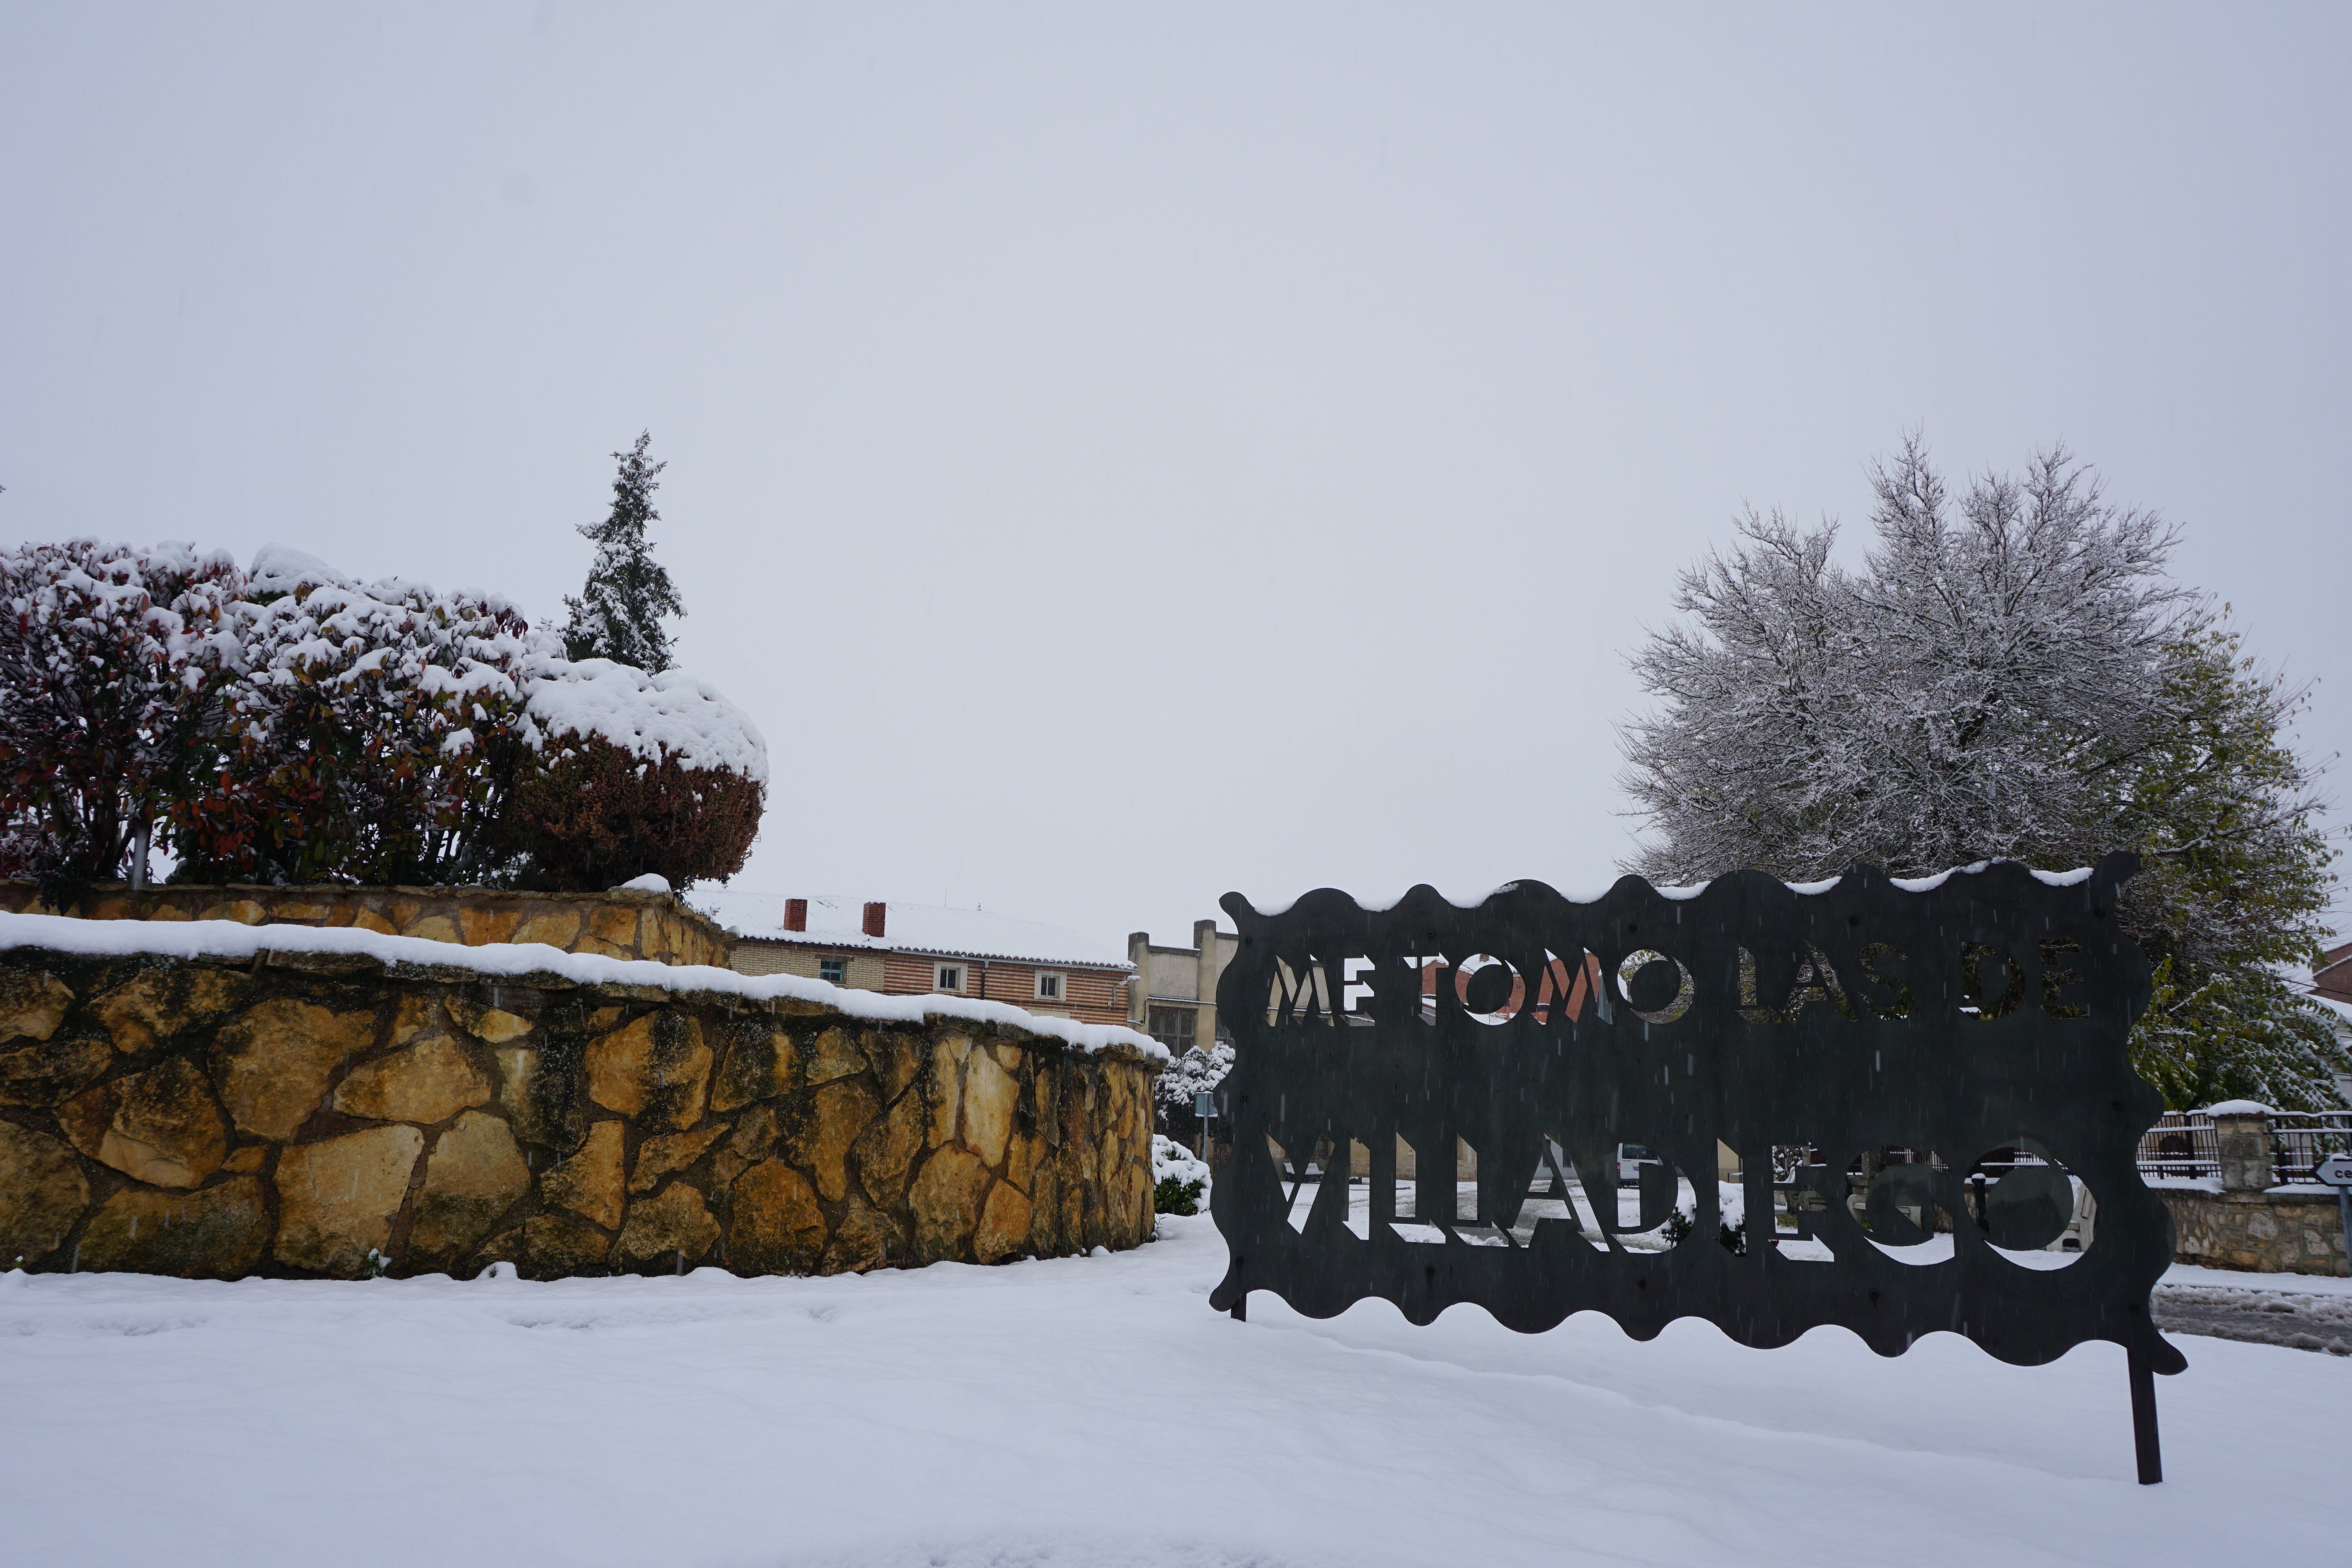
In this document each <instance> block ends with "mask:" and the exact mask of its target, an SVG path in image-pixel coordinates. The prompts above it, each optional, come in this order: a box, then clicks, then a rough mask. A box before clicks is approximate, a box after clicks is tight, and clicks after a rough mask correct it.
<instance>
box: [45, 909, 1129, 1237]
mask: <svg viewBox="0 0 2352 1568" xmlns="http://www.w3.org/2000/svg"><path fill="white" fill-rule="evenodd" d="M681 979H683V977H681ZM1156 1070H1157V1064H1156V1062H1154V1061H1152V1060H1150V1058H1147V1057H1146V1056H1145V1055H1144V1054H1143V1053H1142V1052H1141V1051H1139V1050H1137V1049H1135V1048H1133V1047H1120V1046H1113V1047H1109V1048H1106V1049H1102V1050H1097V1051H1094V1052H1087V1051H1085V1050H1082V1049H1079V1048H1078V1047H1075V1046H1072V1045H1068V1044H1066V1043H1065V1042H1064V1041H1063V1040H1061V1039H1059V1038H1055V1037H1051V1036H1047V1035H1041V1034H1035V1033H1032V1032H1030V1031H1029V1030H1027V1029H1024V1028H1020V1027H1016V1026H1011V1025H1007V1024H1001V1023H980V1022H974V1021H971V1020H967V1019H959V1018H950V1017H942V1016H937V1015H932V1016H926V1017H923V1018H922V1019H921V1020H920V1021H919V1022H891V1021H877V1020H876V1019H872V1018H865V1017H858V1016H850V1015H849V1014H848V1013H845V1012H843V1011H836V1010H835V1009H834V1008H833V1007H830V1006H827V1005H824V1004H821V1003H818V1002H814V1001H802V1000H797V999H788V998H777V999H772V1000H750V999H747V998H746V997H744V996H742V995H740V994H729V993H727V992H724V991H721V990H710V991H695V990H671V989H666V988H656V987H650V986H640V985H622V984H578V983H575V982H574V981H572V980H571V979H568V978H566V977H565V976H563V975H561V974H556V973H535V974H530V975H524V976H521V977H520V978H514V977H499V978H496V979H492V978H489V977H488V976H486V975H485V974H484V973H481V972H480V971H479V970H478V969H469V968H466V967H463V966H462V965H458V964H450V965H443V964H439V963H402V962H394V961H386V960H384V959H381V958H377V957H373V956H368V955H365V954H361V953H357V952H337V953H288V952H270V951H268V950H267V949H264V950H263V951H261V952H259V953H258V955H257V957H256V958H254V959H252V960H251V961H250V962H235V963H231V962H228V961H224V960H220V959H205V958H198V959H173V958H163V957H158V956H154V955H146V954H142V955H140V956H137V957H134V958H108V957H89V956H73V955H68V954H64V953H58V952H44V951H41V950H38V949H33V948H24V947H17V948H11V949H6V950H5V951H0V1268H9V1267H13V1266H16V1264H17V1263H18V1260H19V1259H21V1263H22V1267H24V1268H28V1269H34V1270H50V1271H54V1270H68V1269H75V1268H80V1269H129V1270H136V1271H139V1272H143V1273H156V1274H174V1275H187V1276H209V1277H221V1278H234V1277H237V1276H243V1275H270V1276H289V1277H321V1276H323V1277H329V1278H335V1279H352V1278H357V1277H362V1276H365V1275H368V1274H371V1273H374V1272H380V1271H381V1272H388V1273H392V1274H396V1275H398V1274H417V1273H426V1272H433V1271H441V1270H446V1271H451V1272H456V1273H459V1274H468V1273H471V1272H474V1271H478V1270H479V1269H480V1268H484V1267H486V1266H488V1264H490V1263H493V1262H496V1261H500V1260H509V1261H512V1262H513V1263H515V1264H517V1265H518V1266H519V1267H520V1269H521V1271H522V1272H523V1273H524V1274H525V1275H527V1276H530V1277H533V1278H553V1277H558V1276H565V1275H593V1274H606V1273H618V1272H638V1273H646V1272H652V1273H669V1272H673V1271H677V1270H683V1269H686V1268H694V1267H696V1266H698V1265H703V1264H717V1265H719V1266H721V1267H724V1268H729V1269H731V1270H733V1271H734V1272H736V1273H739V1274H768V1273H820V1272H821V1273H834V1272H838V1271H843V1270H864V1269H868V1268H886V1267H898V1266H906V1265H914V1264H922V1263H929V1262H932V1261H935V1260H938V1259H943V1258H954V1259H961V1260H963V1261H967V1262H976V1263H995V1262H1000V1261H1003V1260H1004V1259H1007V1258H1019V1257H1024V1256H1048V1257H1050V1256H1056V1255H1064V1254H1073V1253H1081V1252H1085V1251H1087V1250H1088V1249H1090V1248H1092V1247H1096V1246H1097V1245H1101V1246H1108V1247H1132V1246H1134V1245H1136V1244H1137V1243H1139V1242H1141V1241H1143V1240H1145V1239H1147V1238H1148V1237H1150V1231H1151V1226H1152V1217H1151V1176H1150V1146H1151V1140H1150V1112H1151V1075H1152V1073H1153V1072H1154V1071H1156Z"/></svg>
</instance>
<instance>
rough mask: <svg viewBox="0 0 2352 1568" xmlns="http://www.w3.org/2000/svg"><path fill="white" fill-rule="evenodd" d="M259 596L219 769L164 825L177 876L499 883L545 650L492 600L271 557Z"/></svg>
mask: <svg viewBox="0 0 2352 1568" xmlns="http://www.w3.org/2000/svg"><path fill="white" fill-rule="evenodd" d="M252 588H253V602H250V603H247V604H245V605H238V606H237V607H236V621H237V628H236V629H237V633H238V636H239V638H240V640H241V642H242V644H243V667H244V668H242V670H241V672H240V673H239V674H238V675H237V676H236V679H234V680H233V681H231V682H230V683H229V685H228V687H227V689H226V700H227V707H228V725H227V736H226V741H227V743H226V748H225V754H224V755H223V758H222V764H221V768H220V771H219V773H218V775H217V778H216V781H215V786H214V787H213V788H211V789H209V790H205V791H201V792H197V793H194V794H193V795H190V796H188V797H187V798H185V799H184V800H183V801H182V802H181V803H180V804H179V805H178V807H177V808H176V809H175V811H174V814H173V817H174V829H175V834H174V837H175V840H176V844H177V847H178V848H179V851H180V854H181V858H182V867H183V872H182V874H183V875H184V877H186V878H188V879H196V880H205V881H214V880H228V879H258V880H264V881H273V882H308V881H316V880H321V879H333V880H349V881H357V882H373V883H453V882H466V881H482V880H496V879H500V872H501V870H502V869H503V868H505V867H507V865H508V863H509V862H510V861H511V860H512V859H513V858H514V853H515V852H514V848H513V847H512V845H511V844H510V843H509V841H508V838H509V836H508V834H507V832H506V821H505V814H506V806H507V800H508V796H509V795H510V793H511V792H512V790H513V788H514V781H515V778H516V775H517V773H518V772H520V771H524V770H527V769H528V767H529V765H530V762H529V753H530V734H529V732H528V731H529V725H528V721H526V719H525V717H524V712H523V701H522V692H521V684H522V680H523V678H524V673H525V671H526V670H527V669H529V668H532V667H533V666H534V665H535V664H536V663H537V662H539V661H541V660H545V659H551V658H555V657H557V656H556V654H555V651H554V649H555V643H554V639H553V638H551V637H547V636H546V635H544V634H540V633H534V632H532V631H531V629H530V625H529V623H528V622H526V621H525V620H524V619H523V616H522V615H521V613H520V611H519V610H517V609H516V608H515V606H514V605H510V604H509V603H508V602H507V601H506V600H504V599H501V598H499V597H497V596H496V595H487V594H480V593H476V592H472V591H467V590H460V591H458V592H455V593H447V594H444V593H437V592H436V591H435V590H434V589H432V588H431V587H429V586H427V585H425V584H419V583H410V582H405V581H402V580H399V579H387V580H385V581H383V582H378V583H373V584H365V585H363V586H362V585H361V584H354V583H352V582H349V581H347V580H345V579H343V578H341V577H340V576H338V575H336V574H334V573H333V572H332V571H331V569H329V568H328V567H326V566H325V565H324V564H323V563H320V562H317V561H315V560H313V559H311V558H310V557H308V556H304V555H301V554H299V552H293V551H288V550H284V549H282V548H280V547H272V548H271V549H270V550H267V551H265V552H262V554H261V555H260V556H258V557H257V558H256V560H255V562H254V571H253V575H252Z"/></svg>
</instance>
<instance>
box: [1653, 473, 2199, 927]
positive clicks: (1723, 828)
mask: <svg viewBox="0 0 2352 1568" xmlns="http://www.w3.org/2000/svg"><path fill="white" fill-rule="evenodd" d="M1872 480H1873V488H1874V489H1875V491H1876V495H1877V500H1876V505H1875V507H1874V510H1873V517H1872V521H1873V522H1874V524H1875V526H1876V529H1877V544H1876V547H1875V548H1874V549H1873V550H1871V551H1870V552H1868V553H1867V555H1866V556H1865V557H1864V568H1863V570H1862V571H1860V572H1847V571H1844V570H1843V569H1841V568H1840V567H1839V566H1838V565H1837V564H1836V563H1835V562H1834V561H1832V558H1831V549H1832V545H1833V543H1834V542H1835V540H1836V534H1837V529H1836V525H1835V524H1834V523H1826V522H1825V523H1823V524H1822V526H1821V527H1819V528H1817V529H1813V530H1811V531H1805V530H1801V529H1799V528H1798V527H1796V526H1795V525H1793V524H1791V523H1790V521H1788V520H1786V519H1785V518H1783V517H1781V516H1780V515H1779V514H1778V513H1775V514H1773V515H1772V516H1770V517H1769V518H1766V517H1759V516H1757V515H1755V514H1753V513H1750V514H1749V515H1748V517H1747V518H1746V519H1744V520H1743V521H1741V523H1740V525H1739V532H1740V536H1741V539H1742V544H1741V545H1739V546H1738V547H1735V549H1734V550H1733V552H1731V553H1730V554H1729V555H1728V556H1724V555H1716V556H1712V557H1710V558H1709V559H1708V560H1707V561H1706V562H1704V563H1701V564H1700V565H1698V566H1696V567H1695V568H1692V569H1690V570H1688V571H1685V573H1684V574H1683V575H1682V582H1681V586H1680V592H1679V593H1678V595H1676V601H1675V607H1676V608H1677V609H1680V610H1682V611H1684V612H1685V613H1688V614H1690V615H1693V616H1696V618H1697V624H1696V626H1673V627H1669V628H1668V629H1666V630H1664V631H1663V632H1659V633H1656V634H1654V635H1653V636H1652V637H1651V639H1650V641H1649V644H1648V646H1646V647H1643V649H1642V650H1641V651H1640V652H1639V653H1637V654H1636V655H1634V657H1633V670H1634V673H1635V674H1636V675H1637V676H1639V677H1640V679H1641V680H1642V683H1643V686H1644V687H1645V688H1646V689H1648V690H1649V691H1650V692H1651V693H1652V694H1653V695H1654V696H1656V697H1659V698H1662V699H1664V706H1663V708H1661V709H1660V710H1658V711H1656V712H1654V713H1653V714H1651V715H1649V716H1646V717H1644V718H1642V719H1638V720H1636V721H1633V722H1632V723H1630V724H1629V725H1627V726H1626V727H1625V730H1624V732H1623V742H1624V749H1625V755H1626V759H1627V761H1628V763H1630V764H1631V765H1630V766H1629V768H1628V769H1627V771H1626V772H1625V773H1623V774H1622V784H1623V785H1624V787H1625V788H1626V790H1627V791H1628V792H1629V793H1630V794H1631V795H1632V796H1633V800H1634V802H1635V805H1636V806H1637V809H1638V811H1639V813H1640V814H1641V815H1642V816H1646V817H1647V818H1648V819H1649V826H1650V828H1651V830H1652V832H1653V833H1654V835H1655V837H1654V838H1653V840H1652V841H1651V842H1650V843H1649V844H1648V845H1646V846H1645V847H1643V851H1642V852H1641V854H1640V855H1639V856H1638V857H1637V858H1636V859H1635V861H1634V868H1635V869H1637V870H1640V871H1641V872H1643V874H1644V875H1646V876H1648V877H1650V878H1651V879H1654V880H1658V881H1670V882H1677V881H1695V880H1700V879H1705V878H1707V877H1711V876H1714V875H1716V874H1717V873H1718V872H1721V871H1725V870H1729V869H1732V868H1737V867H1741V866H1752V867H1755V868H1758V869H1760V870H1766V871H1769V872H1771V873H1773V874H1774V875H1775V876H1780V877H1787V878H1790V879H1807V878H1814V877H1825V876H1833V875H1835V874H1836V873H1837V872H1838V871H1840V870H1842V869H1843V868H1844V867H1845V866H1847V865H1848V864H1849V863H1851V862H1853V861H1854V860H1856V859H1864V860H1869V861H1872V862H1874V863H1877V864H1882V865H1885V867H1886V868H1887V869H1889V870H1891V871H1894V872H1896V873H1897V874H1916V873H1920V872H1926V871H1931V870H1938V869H1941V868H1944V867H1947V866H1957V865H1965V864H1968V863H1969V862H1970V861H1975V860H1981V859H1985V858H1990V857H1996V856H2021V857H2025V858H2035V857H2046V856H2053V855H2054V856H2056V857H2058V858H2062V859H2067V860H2069V862H2070V863H2072V861H2073V860H2074V859H2078V858H2080V857H2081V856H2082V855H2084V853H2086V852H2087V850H2088V844H2087V842H2086V841H2085V840H2084V837H2083V835H2084V829H2085V827H2086V826H2088V823H2089V821H2090V820H2091V816H2092V815H2093V814H2092V812H2091V809H2090V808H2091V805H2092V803H2093V801H2094V800H2095V797H2096V795H2097V790H2098V781H2099V780H2100V778H2101V777H2102V776H2103V775H2104V774H2105V773H2107V772H2108V771H2109V770H2110V769H2112V768H2113V767H2114V766H2115V765H2116V762H2117V760H2118V759H2119V758H2122V757H2125V756H2128V755H2130V754H2132V753H2133V752H2135V751H2137V749H2138V748H2140V747H2142V746H2144V745H2145V744H2146V743H2147V737H2148V734H2149V731H2150V728H2151V726H2152V725H2153V724H2154V723H2155V721H2157V719H2158V717H2159V716H2160V714H2161V713H2162V711H2163V699H2164V679H2163V651H2164V648H2165V647H2166V646H2167V644H2168V640H2169V639H2170V637H2171V635H2172V626H2173V622H2174V619H2175V617H2176V615H2177V613H2178V612H2179V609H2180V608H2181V607H2182V605H2184V604H2185V602H2186V600H2185V595H2184V594H2183V591H2182V590H2181V589H2180V588H2179V586H2178V585H2177V584H2173V583H2171V582H2170V581H2169V580H2168V579H2167V578H2166V577H2165V576H2164V575H2163V568H2164V559H2165V555H2166V552H2167V551H2168V548H2169V546H2170V544H2171V542H2172V540H2173V531H2172V530H2171V529H2170V528H2169V527H2168V526H2166V525H2165V524H2164V523H2162V522H2161V521H2158V519H2157V518H2155V517H2153V516H2151V515H2149V514H2147V513H2145V512H2138V511H2130V510H2122V509H2118V508H2116V507H2113V506H2111V505H2109V504H2107V503H2106V502H2105V500H2104V499H2103V498H2102V497H2101V495H2100V493H2099V489H2098V486H2097V484H2096V483H2095V481H2094V480H2093V479H2092V477H2091V476H2090V475H2089V473H2088V472H2087V471H2086V470H2085V469H2084V468H2081V467H2079V466H2077V465H2075V464H2074V463H2073V462H2072V461H2071V460H2070V459H2069V458H2068V457H2067V455H2066V454H2065V452H2064V451H2063V450H2053V451H2051V452H2048V453H2044V454H2042V456H2041V457H2038V458H2035V459H2034V461H2033V463H2032V466H2031V467H2030V468H2028V470H2027V472H2026V474H2025V476H2024V478H2022V479H2009V478H2005V477H1993V478H1989V479H1980V480H1979V481H1978V482H1977V483H1976V484H1975V485H1973V486H1972V487H1971V488H1970V489H1969V493H1968V494H1967V495H1966V496H1965V497H1964V498H1962V499H1961V500H1960V501H1959V502H1958V505H1957V506H1956V505H1955V504H1954V503H1953V501H1952V500H1951V498H1950V497H1949V496H1948V494H1947V493H1946V490H1945V487H1944V484H1943V481H1942V480H1941V479H1939V478H1938V477H1937V474H1936V472H1935V470H1934V468H1933V467H1932V466H1931V465H1930V463H1929V462H1928V459H1927V452H1926V450H1925V448H1924V447H1922V446H1921V445H1920V444H1919V443H1918V442H1917V441H1916V439H1915V440H1913V441H1910V442H1908V443H1906V445H1905V447H1904V448H1903V450H1902V452H1901V453H1900V454H1899V455H1898V456H1897V457H1896V458H1895V460H1894V461H1893V462H1892V463H1889V464H1885V465H1882V466H1880V467H1879V468H1876V469H1874V472H1873V475H1872Z"/></svg>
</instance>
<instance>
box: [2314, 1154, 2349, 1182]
mask: <svg viewBox="0 0 2352 1568" xmlns="http://www.w3.org/2000/svg"><path fill="white" fill-rule="evenodd" d="M2312 1174H2313V1175H2315V1176H2316V1177H2318V1178H2319V1179H2320V1180H2321V1181H2323V1182H2325V1183H2326V1184H2328V1185H2329V1186H2331V1187H2352V1154H2330V1155H2329V1156H2327V1158H2326V1159H2325V1160H2322V1161H2321V1162H2319V1164H2318V1166H2317V1168H2315V1170H2314V1171H2313V1172H2312Z"/></svg>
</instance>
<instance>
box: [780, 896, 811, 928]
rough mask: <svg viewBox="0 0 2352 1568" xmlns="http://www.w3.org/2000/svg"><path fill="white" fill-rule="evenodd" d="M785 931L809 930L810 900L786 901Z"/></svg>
mask: <svg viewBox="0 0 2352 1568" xmlns="http://www.w3.org/2000/svg"><path fill="white" fill-rule="evenodd" d="M784 929H785V930H786V931H806V930H808V900H806V899H786V900H784Z"/></svg>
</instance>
